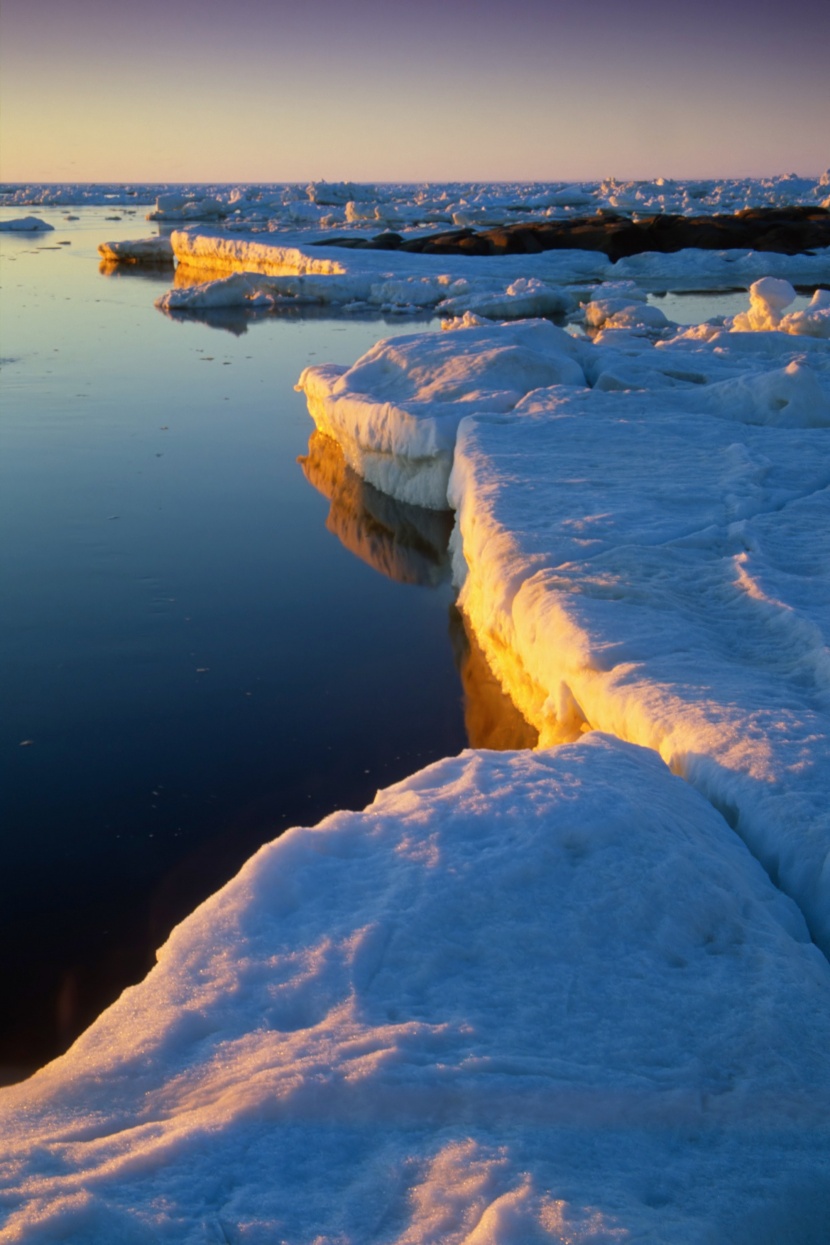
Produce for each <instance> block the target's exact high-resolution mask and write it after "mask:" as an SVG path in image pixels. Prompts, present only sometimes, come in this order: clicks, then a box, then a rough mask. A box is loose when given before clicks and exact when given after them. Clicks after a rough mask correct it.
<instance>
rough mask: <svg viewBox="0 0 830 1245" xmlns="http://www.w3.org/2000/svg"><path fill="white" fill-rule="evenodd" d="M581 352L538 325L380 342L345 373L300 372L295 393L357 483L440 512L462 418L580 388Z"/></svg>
mask: <svg viewBox="0 0 830 1245" xmlns="http://www.w3.org/2000/svg"><path fill="white" fill-rule="evenodd" d="M426 338H433V339H434V341H432V342H431V343H429V344H428V345H427V343H426V340H425V339H426ZM583 353H584V347H583V345H582V343H580V342H578V341H577V340H576V339H575V338H573V337H571V336H570V335H569V334H568V333H566V332H565V331H564V330H563V329H559V328H556V327H555V326H554V325H553V324H551V323H550V322H549V321H547V320H535V321H531V322H523V323H521V324H520V325H518V326H516V328H515V330H514V329H511V328H510V326H506V325H501V326H497V325H490V324H487V325H475V326H471V327H468V328H464V329H462V330H459V331H458V332H455V333H451V334H447V333H442V334H434V333H427V334H423V333H419V334H413V335H411V336H404V337H394V338H389V339H388V340H386V341H382V342H379V343H378V344H377V345H376V346H374V347H373V348H372V349H371V350H370V351H368V352H367V353H366V354H365V355H364V356H363V358H362V359H359V360H358V362H357V363H355V364H354V366H353V367H351V368H346V367H333V366H331V365H324V366H317V367H309V368H306V369H305V370H304V372H303V373H302V375H301V377H300V380H299V382H298V388H299V389H302V390H303V392H304V393H305V395H306V398H307V400H308V408H309V413H310V414H311V416H312V418H313V419H314V422H315V424H316V425H317V428H318V429H319V430H320V431H321V432H323V433H325V434H327V435H328V436H331V437H333V438H334V439H335V440H336V441H338V442H339V444H340V446H341V447H342V449H343V453H344V454H345V457H346V461H347V462H348V463H349V465H350V466H351V467H352V468H353V469H354V470H355V471H357V472H359V474H360V475H362V476H363V477H364V479H366V480H368V481H369V482H370V483H371V484H373V485H374V486H375V487H376V488H379V489H381V490H382V491H383V492H386V493H390V494H391V495H392V496H393V497H396V498H398V500H400V501H404V502H409V503H412V504H415V505H418V506H426V507H430V508H432V509H437V510H440V509H445V508H446V506H447V483H448V480H449V474H450V468H451V466H452V454H453V448H454V445H455V438H456V432H457V429H458V425H459V422H460V421H461V420H462V419H463V418H464V416H465V415H468V414H471V413H473V412H481V411H492V412H494V413H499V414H501V413H505V412H509V411H511V410H513V409H514V408H515V406H516V405H517V404H518V402H519V401H520V399H521V398H522V397H523V396H524V395H525V394H526V393H527V392H528V390H529V389H535V388H540V387H545V386H550V385H579V386H584V385H585V384H586V380H585V372H584V370H583V368H582V366H581V364H580V362H579V359H580V356H581V355H582V354H583Z"/></svg>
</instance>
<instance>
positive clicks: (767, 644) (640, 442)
mask: <svg viewBox="0 0 830 1245" xmlns="http://www.w3.org/2000/svg"><path fill="white" fill-rule="evenodd" d="M785 284H786V283H783V282H780V281H773V282H769V281H766V282H760V283H759V285H758V286H756V287H753V306H755V307H756V308H758V307H760V306H761V304H762V302H763V303H764V305H765V306H768V307H770V308H773V309H774V308H775V306H778V307H779V311H780V310H781V308H782V307H783V306H784V305H786V301H787V299H788V298H789V292H788V289H785V288H784V287H785ZM599 292H600V295H605V297H600V298H599V299H598V301H597V303H596V304H589V307H590V306H592V305H595V306H599V307H601V308H602V309H603V310H602V318H603V321H604V323H606V324H608V323H611V322H613V320H614V319H615V318H616V319H617V320H618V321H619V318H620V316H621V315H622V313H623V311H624V309H625V307H626V306H627V307H629V308H630V309H631V315H630V317H625V316H623V322H624V327H621V328H618V329H609V328H604V329H603V330H602V331H601V333H600V334H599V336H598V337H597V338H596V339H595V341H594V342H593V343H592V342H590V341H588V340H578V339H576V338H574V337H572V336H570V335H569V334H567V333H565V332H564V331H562V330H559V329H556V328H555V327H554V326H553V325H552V324H550V323H549V322H547V321H528V322H519V323H514V324H508V325H482V324H469V325H463V324H462V326H461V327H459V328H457V329H456V330H455V331H453V332H451V333H445V334H440V335H436V334H429V333H422V334H414V335H411V336H409V337H404V338H396V339H392V340H390V341H387V342H381V343H379V344H378V345H377V346H375V347H374V348H373V349H372V350H371V351H369V352H368V353H367V354H366V355H365V356H364V357H363V358H362V359H361V360H359V361H358V362H357V363H356V364H355V365H353V367H351V368H342V367H340V368H333V367H326V366H318V367H312V368H308V369H306V370H305V371H304V372H303V374H302V377H301V378H300V386H301V387H302V388H303V389H304V390H305V392H306V394H307V397H308V402H309V411H310V414H311V415H312V417H313V418H314V420H315V423H316V424H317V426H318V428H319V429H320V430H321V431H322V432H324V433H326V434H327V435H329V436H332V437H334V438H336V439H337V440H338V441H339V442H340V443H341V445H342V446H343V449H344V453H345V454H346V457H347V459H348V461H349V462H350V464H351V465H352V467H353V468H354V469H355V470H357V471H360V472H361V473H362V474H363V475H364V476H365V477H366V478H367V479H369V480H370V481H371V482H372V483H373V484H375V485H376V486H377V487H379V488H382V489H385V490H386V491H388V492H391V493H392V494H393V495H395V496H398V497H400V498H401V499H403V500H408V501H417V502H419V503H420V504H422V505H431V506H440V505H441V504H442V500H443V499H442V490H443V488H444V485H445V481H447V479H448V478H449V487H448V493H447V497H448V500H449V503H450V504H451V505H452V507H453V508H454V509H455V510H456V512H457V526H456V531H455V534H454V538H453V542H454V560H455V578H456V581H457V583H458V586H459V588H460V604H461V606H462V608H463V609H464V611H465V612H466V614H467V616H468V617H469V619H470V622H471V624H472V627H473V630H474V632H475V634H476V636H477V638H478V640H479V642H480V643H481V645H482V647H483V649H484V651H485V653H486V655H487V657H488V660H489V661H490V664H491V666H492V667H493V669H494V671H495V672H496V674H497V675H498V677H499V678H500V680H501V682H502V684H503V686H504V687H505V689H506V690H507V691H508V692H509V693H510V695H511V696H512V698H513V699H514V701H515V702H516V704H517V705H518V706H519V708H520V709H521V710H522V712H523V713H524V715H525V717H526V718H527V719H528V721H529V722H530V723H531V725H533V726H534V727H535V728H536V729H538V730H539V732H540V735H541V740H542V743H543V744H544V743H552V742H555V741H556V740H557V739H559V738H561V737H562V736H563V734H564V735H565V736H566V737H567V736H572V734H573V728H574V722H576V724H577V725H578V724H579V723H580V722H582V723H584V724H585V727H586V729H587V727H588V726H590V727H594V728H599V729H601V730H607V731H611V732H613V733H614V734H617V735H619V736H620V737H622V738H626V739H629V740H633V741H634V742H637V743H640V744H645V745H647V746H649V747H651V748H654V749H655V750H656V751H658V752H659V753H660V754H661V755H662V756H663V758H664V759H665V760H666V761H667V762H668V763H669V764H670V765H671V766H672V768H674V769H675V770H676V771H677V772H679V773H681V774H683V775H684V776H686V777H687V778H688V779H689V780H690V781H691V782H693V783H694V784H695V785H696V786H697V787H698V789H699V790H701V791H703V792H704V793H705V794H706V795H707V797H708V798H709V799H710V800H711V801H712V802H713V803H714V804H715V805H716V806H717V807H718V808H720V809H721V810H722V811H723V812H724V813H725V815H726V816H727V817H728V819H729V820H730V821H731V822H732V823H733V824H734V825H735V827H736V829H737V830H738V832H739V833H740V834H741V835H742V836H743V837H744V838H745V840H746V842H747V843H748V844H749V845H750V847H751V849H752V851H753V852H754V853H755V854H756V855H757V856H758V857H759V858H760V859H761V860H762V861H763V862H764V864H765V866H766V868H767V869H768V870H769V872H770V874H771V875H772V876H773V877H774V878H775V879H776V880H777V881H778V882H779V883H780V885H781V886H782V887H783V888H784V889H785V890H786V891H787V893H788V894H790V895H792V896H793V897H794V898H795V899H796V900H797V902H798V903H799V905H800V906H801V908H802V910H803V911H804V913H805V914H806V916H807V918H808V921H809V923H810V927H811V929H812V931H813V934H814V936H815V937H816V938H817V939H818V940H819V941H820V942H821V943H822V945H823V946H824V947H825V949H826V950H828V951H830V804H828V800H827V774H828V773H829V772H830V650H828V637H830V350H828V347H827V344H826V341H825V340H823V339H822V338H821V337H820V336H819V335H818V333H817V332H816V325H821V324H822V323H823V319H822V317H823V316H824V299H823V296H821V295H820V296H819V298H818V299H817V300H814V304H812V308H811V309H808V313H809V314H808V313H801V314H802V316H803V317H804V318H803V322H802V324H801V327H802V328H803V327H804V326H805V325H806V326H807V328H808V335H806V336H796V335H794V333H793V332H792V329H794V328H796V327H798V326H797V324H796V323H795V322H793V323H792V324H791V325H790V326H788V327H789V328H790V330H791V331H790V332H786V331H780V330H779V331H774V332H773V331H761V332H759V331H752V332H746V331H738V330H736V329H735V326H734V325H730V324H728V323H727V324H725V325H721V326H720V327H718V326H717V325H705V326H701V328H697V327H694V328H690V329H687V330H684V331H678V330H677V329H676V328H675V329H674V330H671V329H670V330H669V332H668V333H663V335H662V337H661V339H660V340H658V341H656V342H655V340H654V337H653V333H652V329H651V327H650V326H648V325H645V326H644V325H642V324H638V323H637V321H636V314H637V311H638V309H646V310H651V309H650V308H648V307H647V305H646V304H644V303H643V302H642V301H641V300H640V301H638V299H637V297H636V295H637V291H636V290H635V291H632V290H631V289H630V288H628V287H626V286H621V285H619V284H618V285H615V286H606V287H604V288H602V289H601V290H600V291H599ZM774 295H775V296H776V297H777V298H778V299H779V303H778V304H775V303H774V299H773V296H774ZM776 314H778V313H776ZM736 319H739V318H737V317H736ZM632 324H633V328H632V327H630V326H631V325H632ZM702 330H705V331H702ZM821 331H822V332H823V329H822V330H821ZM450 471H451V472H452V474H451V477H450V475H449V473H450Z"/></svg>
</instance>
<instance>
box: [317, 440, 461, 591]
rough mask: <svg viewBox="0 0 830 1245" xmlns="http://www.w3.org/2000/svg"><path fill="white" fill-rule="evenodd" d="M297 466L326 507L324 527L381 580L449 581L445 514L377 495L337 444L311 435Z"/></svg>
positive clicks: (448, 522) (448, 524)
mask: <svg viewBox="0 0 830 1245" xmlns="http://www.w3.org/2000/svg"><path fill="white" fill-rule="evenodd" d="M298 461H299V463H300V465H301V466H302V469H303V472H304V474H305V477H306V479H307V480H308V482H309V484H312V485H313V486H314V488H316V489H317V491H318V492H319V493H322V494H323V496H324V497H326V498H328V500H329V501H330V502H331V509H330V510H329V515H328V518H327V520H326V527H327V528H328V530H329V531H330V532H332V533H333V534H334V535H335V536H336V537H337V538H338V540H340V541H341V543H342V544H344V545H345V546H346V548H347V549H348V550H350V551H351V552H352V553H354V554H356V555H357V557H359V558H361V559H362V560H363V561H364V562H366V563H367V564H368V565H369V566H371V567H373V568H374V569H375V570H376V571H380V573H381V574H382V575H388V576H389V578H390V579H395V580H397V581H398V582H400V583H405V584H423V585H427V586H430V587H434V586H435V585H437V584H439V583H442V582H444V581H446V580H447V579H449V573H450V566H449V557H448V554H447V544H448V541H449V536H450V531H451V529H452V516H451V515H450V513H449V512H448V511H437V510H424V509H422V508H421V507H420V506H409V505H407V504H406V503H405V502H399V501H396V500H395V499H394V498H392V497H388V496H387V495H386V494H384V493H380V492H378V490H377V489H375V488H373V487H372V485H371V484H367V483H366V482H365V480H362V479H361V478H360V476H359V475H358V474H357V473H356V472H355V471H352V469H351V468H350V467H349V466H348V465H347V463H346V460H345V459H344V457H343V452H342V450H341V449H340V446H339V445H338V444H337V442H336V441H333V440H332V439H331V438H330V437H327V436H324V435H323V434H322V433H320V432H313V433H312V434H311V438H310V440H309V443H308V454H307V455H306V456H305V457H303V458H300V459H299V460H298Z"/></svg>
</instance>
